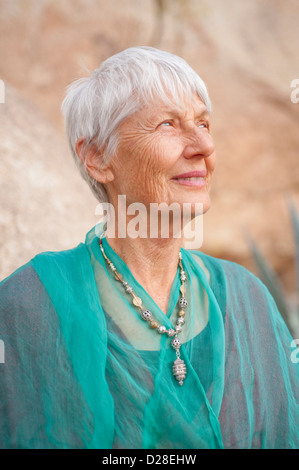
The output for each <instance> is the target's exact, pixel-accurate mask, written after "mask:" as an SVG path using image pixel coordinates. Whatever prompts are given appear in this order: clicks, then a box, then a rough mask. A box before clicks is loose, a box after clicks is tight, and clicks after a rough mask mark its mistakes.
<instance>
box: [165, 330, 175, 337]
mask: <svg viewBox="0 0 299 470" xmlns="http://www.w3.org/2000/svg"><path fill="white" fill-rule="evenodd" d="M167 334H168V336H169V337H171V336H174V335H175V334H176V333H175V330H174V329H173V328H170V329H169V330H168V331H167Z"/></svg>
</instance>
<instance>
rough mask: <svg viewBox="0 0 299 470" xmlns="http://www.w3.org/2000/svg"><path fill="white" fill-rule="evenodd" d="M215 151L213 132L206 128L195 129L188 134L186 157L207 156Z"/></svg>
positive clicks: (185, 149)
mask: <svg viewBox="0 0 299 470" xmlns="http://www.w3.org/2000/svg"><path fill="white" fill-rule="evenodd" d="M214 151H215V146H214V142H213V139H212V136H211V134H210V133H209V131H208V129H206V128H199V129H195V130H193V131H191V132H189V133H188V136H186V142H185V148H184V157H185V158H187V159H189V158H193V157H201V158H207V157H209V156H210V155H212V153H213V152H214Z"/></svg>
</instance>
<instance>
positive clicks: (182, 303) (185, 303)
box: [179, 297, 188, 307]
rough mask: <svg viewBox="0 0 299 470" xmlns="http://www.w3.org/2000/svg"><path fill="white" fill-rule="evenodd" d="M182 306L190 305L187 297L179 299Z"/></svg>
mask: <svg viewBox="0 0 299 470" xmlns="http://www.w3.org/2000/svg"><path fill="white" fill-rule="evenodd" d="M179 304H180V307H186V306H187V305H188V302H187V299H185V297H181V298H180V300H179Z"/></svg>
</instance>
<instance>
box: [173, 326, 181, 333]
mask: <svg viewBox="0 0 299 470" xmlns="http://www.w3.org/2000/svg"><path fill="white" fill-rule="evenodd" d="M175 331H176V333H180V332H181V331H182V326H181V325H176V327H175Z"/></svg>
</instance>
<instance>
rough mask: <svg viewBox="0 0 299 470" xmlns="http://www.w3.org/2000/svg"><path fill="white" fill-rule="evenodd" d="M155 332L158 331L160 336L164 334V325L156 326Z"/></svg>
mask: <svg viewBox="0 0 299 470" xmlns="http://www.w3.org/2000/svg"><path fill="white" fill-rule="evenodd" d="M157 331H158V333H160V334H161V335H162V334H163V333H165V331H166V328H165V326H164V325H160V326H158V328H157Z"/></svg>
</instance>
